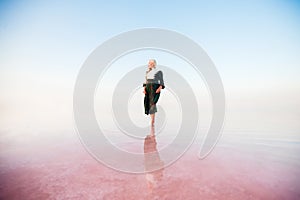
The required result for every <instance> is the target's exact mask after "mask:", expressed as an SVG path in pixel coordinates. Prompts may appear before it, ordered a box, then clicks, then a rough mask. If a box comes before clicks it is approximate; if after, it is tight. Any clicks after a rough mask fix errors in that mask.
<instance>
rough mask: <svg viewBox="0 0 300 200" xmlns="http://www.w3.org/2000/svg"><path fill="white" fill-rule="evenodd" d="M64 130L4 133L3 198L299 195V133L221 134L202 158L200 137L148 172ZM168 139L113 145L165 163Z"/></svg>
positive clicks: (205, 197)
mask: <svg viewBox="0 0 300 200" xmlns="http://www.w3.org/2000/svg"><path fill="white" fill-rule="evenodd" d="M66 135H67V137H66V136H64V137H60V136H57V137H54V136H51V134H44V135H36V136H32V137H30V138H26V137H23V139H20V137H16V135H13V134H11V133H3V134H1V140H0V141H1V153H0V156H1V157H0V158H1V164H0V180H1V183H0V184H1V187H0V188H1V189H0V190H1V192H0V199H299V198H300V184H299V180H298V177H300V156H299V152H300V142H299V141H300V137H299V136H298V135H299V134H296V133H261V132H224V133H223V136H222V137H221V139H220V140H219V142H218V144H217V146H216V148H215V149H214V150H213V151H212V153H211V154H209V156H207V157H206V158H205V159H203V160H199V159H198V157H197V154H198V151H199V146H200V143H199V141H196V143H194V144H193V145H192V147H191V148H190V149H189V150H188V151H187V152H186V153H185V154H184V155H183V156H182V157H181V158H180V159H179V160H177V161H176V162H175V163H173V164H172V165H170V166H168V167H165V168H162V169H161V170H158V171H156V172H152V173H147V174H129V173H123V172H119V171H116V170H113V169H110V168H108V167H106V166H104V165H103V164H101V163H100V162H98V161H96V160H95V159H94V158H93V157H92V156H91V155H90V154H89V153H88V152H87V151H86V149H85V148H84V147H83V145H82V144H81V142H80V140H79V138H78V137H77V135H76V134H75V133H70V134H66ZM117 135H118V134H115V136H117ZM146 135H147V134H146ZM16 138H18V140H16ZM167 138H168V137H161V138H159V137H157V138H156V142H157V146H156V147H155V146H153V141H152V142H151V141H150V142H149V143H148V144H146V143H145V141H144V140H137V141H135V142H132V141H131V142H130V141H117V142H116V143H117V145H118V146H120V147H122V148H124V149H126V150H128V151H132V152H144V153H147V152H149V151H156V150H158V151H157V157H155V158H154V159H155V162H157V163H159V164H162V163H164V160H163V158H161V157H160V156H159V149H160V148H162V147H163V146H164V145H165V144H166V143H167V142H168V141H167ZM145 145H146V146H145ZM152 159H153V158H152ZM148 161H149V160H148ZM148 161H147V158H146V161H145V163H144V164H145V167H147V163H149V162H148Z"/></svg>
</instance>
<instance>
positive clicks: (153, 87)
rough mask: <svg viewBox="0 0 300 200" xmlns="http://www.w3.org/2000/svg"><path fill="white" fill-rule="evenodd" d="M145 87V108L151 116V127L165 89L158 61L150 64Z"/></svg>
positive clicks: (152, 61) (151, 61)
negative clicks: (157, 104) (157, 65)
mask: <svg viewBox="0 0 300 200" xmlns="http://www.w3.org/2000/svg"><path fill="white" fill-rule="evenodd" d="M143 87H144V94H145V97H144V107H145V114H146V115H148V114H150V116H151V121H150V123H151V126H154V122H155V113H156V112H157V108H156V103H157V101H158V99H159V96H160V91H161V89H164V88H165V85H164V79H163V73H162V71H161V70H158V69H157V68H156V60H154V59H151V60H149V63H148V70H147V71H146V83H144V84H143Z"/></svg>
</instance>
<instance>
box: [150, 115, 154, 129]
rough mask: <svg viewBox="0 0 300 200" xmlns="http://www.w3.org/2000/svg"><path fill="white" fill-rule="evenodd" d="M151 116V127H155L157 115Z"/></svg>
mask: <svg viewBox="0 0 300 200" xmlns="http://www.w3.org/2000/svg"><path fill="white" fill-rule="evenodd" d="M150 116H151V125H152V126H153V125H154V122H155V113H153V114H150Z"/></svg>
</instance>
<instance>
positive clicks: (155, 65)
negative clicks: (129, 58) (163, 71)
mask: <svg viewBox="0 0 300 200" xmlns="http://www.w3.org/2000/svg"><path fill="white" fill-rule="evenodd" d="M149 61H153V62H154V66H155V67H156V60H155V59H150V60H149Z"/></svg>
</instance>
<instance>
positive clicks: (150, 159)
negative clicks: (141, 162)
mask: <svg viewBox="0 0 300 200" xmlns="http://www.w3.org/2000/svg"><path fill="white" fill-rule="evenodd" d="M156 144H157V143H156V136H155V128H154V126H151V129H150V134H149V135H147V136H146V138H145V141H144V158H145V171H146V172H147V173H146V181H147V186H148V191H149V193H150V194H153V193H155V190H156V189H157V188H158V185H159V182H160V181H161V180H162V178H163V170H164V162H163V161H162V160H161V159H160V157H159V153H158V151H157V147H156ZM153 169H158V170H155V171H153ZM151 171H152V172H151Z"/></svg>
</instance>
